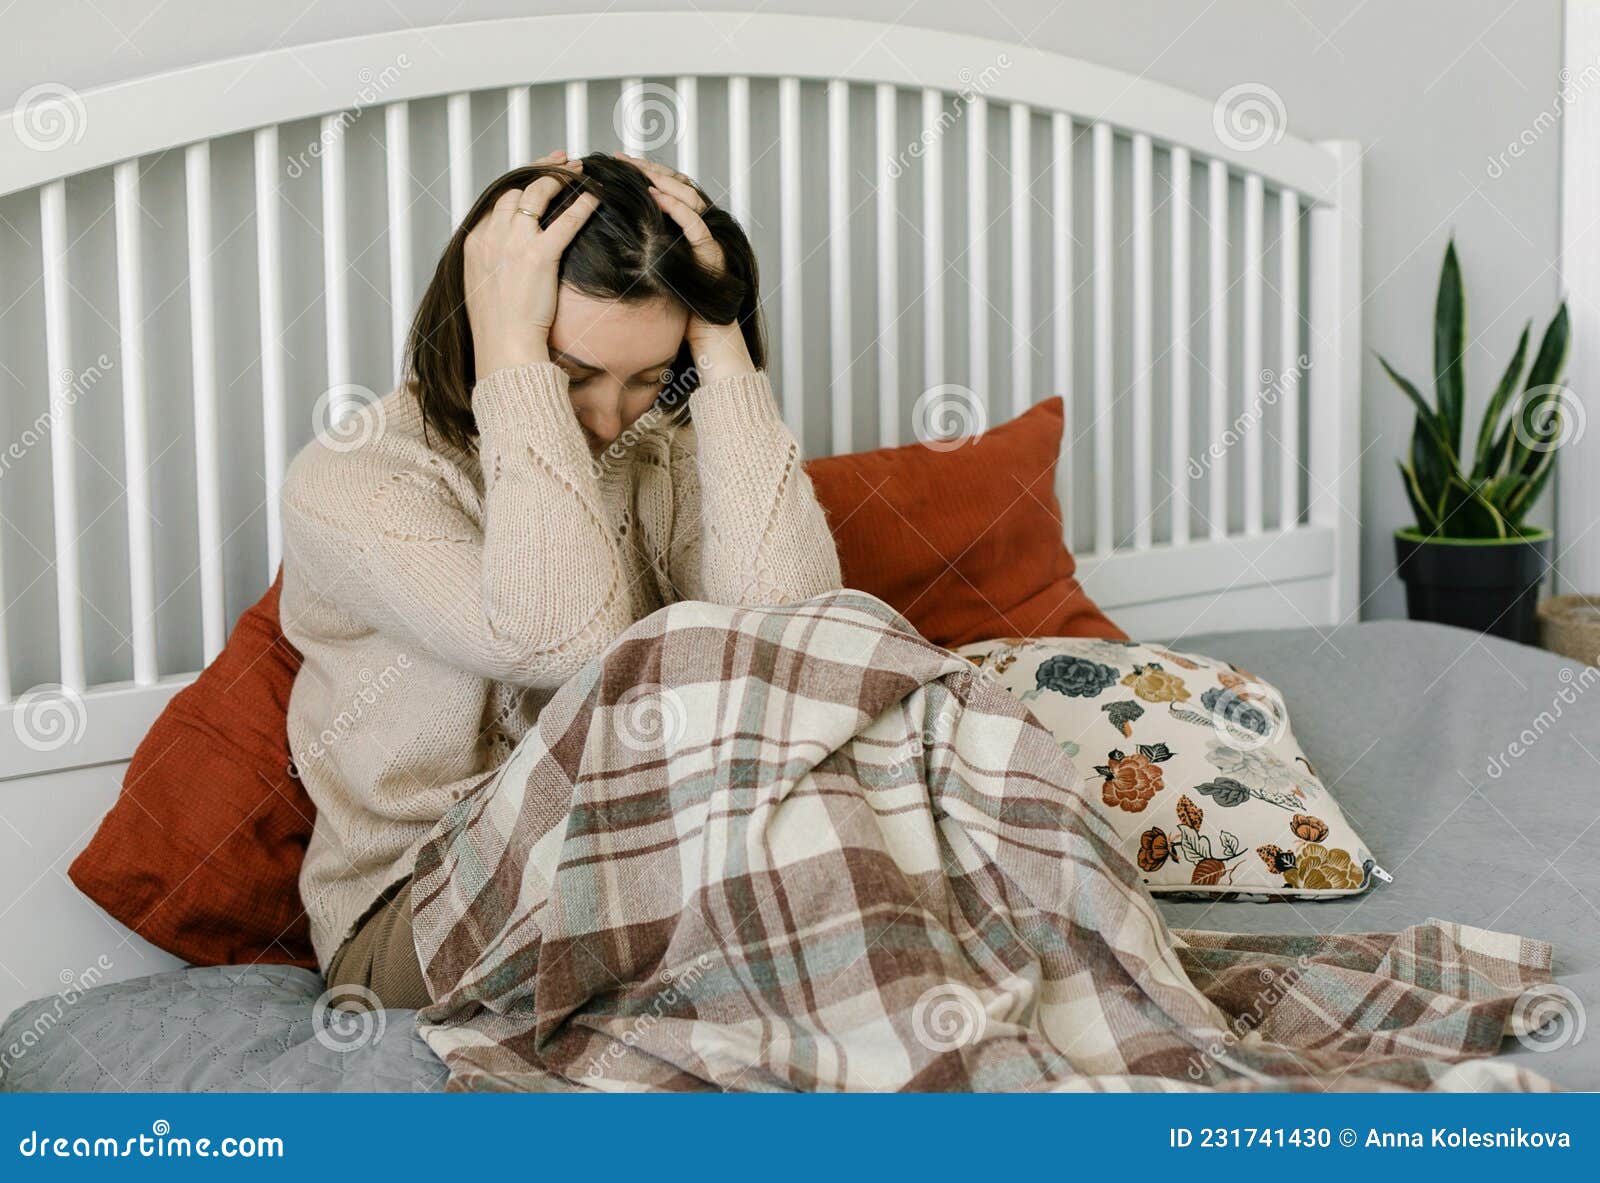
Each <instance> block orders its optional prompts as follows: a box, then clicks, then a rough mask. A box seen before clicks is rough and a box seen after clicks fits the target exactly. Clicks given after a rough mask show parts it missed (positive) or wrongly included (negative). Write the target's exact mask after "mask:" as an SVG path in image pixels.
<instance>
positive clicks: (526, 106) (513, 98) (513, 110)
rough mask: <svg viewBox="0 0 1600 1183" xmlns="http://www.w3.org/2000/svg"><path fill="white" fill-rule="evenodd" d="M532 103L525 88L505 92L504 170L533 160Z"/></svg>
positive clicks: (517, 87) (508, 89) (510, 88)
mask: <svg viewBox="0 0 1600 1183" xmlns="http://www.w3.org/2000/svg"><path fill="white" fill-rule="evenodd" d="M391 109H392V108H391ZM532 124H533V102H532V99H531V97H530V96H529V93H528V88H527V87H526V86H512V87H508V88H507V90H506V168H508V169H512V168H517V167H519V166H521V165H524V164H527V163H528V162H529V161H530V160H532V159H533V125H532Z"/></svg>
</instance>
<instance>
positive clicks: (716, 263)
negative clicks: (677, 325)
mask: <svg viewBox="0 0 1600 1183" xmlns="http://www.w3.org/2000/svg"><path fill="white" fill-rule="evenodd" d="M617 155H619V156H621V157H622V158H623V159H624V160H628V161H631V162H632V163H633V164H635V165H636V166H638V168H639V169H640V170H641V171H642V172H643V173H644V174H645V175H646V176H648V177H649V178H650V180H651V181H652V182H653V183H652V185H651V187H650V193H651V196H653V197H654V198H655V199H656V204H657V205H659V206H660V207H661V208H662V209H663V210H665V211H666V212H667V215H668V216H669V217H671V218H672V220H673V221H675V222H676V223H678V225H679V226H681V227H682V228H683V236H684V237H685V238H687V239H688V240H689V245H690V246H691V247H693V248H694V253H695V257H696V258H698V259H699V260H700V261H701V262H702V263H704V264H705V265H706V266H707V267H709V268H710V269H712V270H713V271H717V272H720V271H722V269H723V267H724V266H725V264H726V260H725V259H724V258H723V254H722V247H721V246H720V245H719V244H718V243H717V240H716V239H715V238H713V237H712V235H711V231H710V230H708V229H707V228H706V224H705V222H704V220H703V219H702V218H701V217H700V215H701V214H702V213H703V212H705V208H706V204H705V199H704V198H703V197H701V196H700V194H699V193H698V192H697V191H696V190H695V187H694V185H693V184H691V183H690V181H689V178H688V177H686V176H684V175H683V174H682V173H680V172H676V171H674V170H673V169H670V168H668V167H667V166H666V165H664V164H658V163H656V162H655V161H653V160H646V159H644V158H643V157H642V156H633V155H631V154H629V153H627V152H619V153H618V154H617ZM685 336H686V337H687V339H688V342H689V352H690V353H691V354H692V355H693V356H694V363H695V366H696V368H698V369H699V371H700V385H702V386H706V385H709V384H711V383H712V382H715V381H717V380H718V379H719V378H731V377H734V376H736V375H739V374H751V373H754V372H755V368H756V367H755V364H754V363H753V362H752V361H751V360H750V350H749V347H748V346H746V345H745V341H744V333H743V332H741V331H740V329H739V322H738V321H736V320H733V321H729V322H728V323H727V324H720V325H716V324H709V323H707V322H706V321H705V320H703V319H702V318H700V317H699V316H696V315H695V314H694V313H692V312H691V313H690V314H689V328H688V331H687V332H686V333H685Z"/></svg>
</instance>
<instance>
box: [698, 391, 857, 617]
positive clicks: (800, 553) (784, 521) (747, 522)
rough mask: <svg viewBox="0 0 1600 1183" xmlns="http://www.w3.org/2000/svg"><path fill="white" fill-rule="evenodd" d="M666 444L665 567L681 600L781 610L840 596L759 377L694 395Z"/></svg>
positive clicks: (816, 509) (824, 529)
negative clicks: (687, 418) (668, 518)
mask: <svg viewBox="0 0 1600 1183" xmlns="http://www.w3.org/2000/svg"><path fill="white" fill-rule="evenodd" d="M691 406H692V408H693V413H694V421H693V423H692V424H691V425H690V426H688V427H686V428H684V429H683V430H680V431H679V432H678V433H677V434H676V435H675V437H674V439H673V451H672V484H673V501H674V505H673V515H672V543H671V551H670V564H671V574H672V582H673V584H674V586H675V587H676V588H677V591H678V594H679V596H680V598H682V599H694V600H710V601H712V602H714V603H719V604H784V603H791V602H793V601H795V600H804V599H807V598H808V597H810V596H814V595H819V594H821V593H822V592H825V591H834V590H837V589H838V588H839V587H840V586H841V579H840V575H839V556H838V552H837V551H836V550H835V549H834V544H833V536H832V535H831V534H830V533H829V531H828V522H827V519H826V518H825V517H824V516H823V513H822V507H821V506H820V505H819V504H817V498H816V494H815V493H814V492H813V491H812V488H811V479H810V478H809V477H808V476H807V475H806V473H805V469H804V468H802V467H801V464H800V459H801V457H800V445H799V444H798V443H797V442H796V441H795V438H794V436H793V435H792V434H790V432H789V429H788V427H787V426H785V424H784V422H783V419H782V418H781V417H780V416H779V414H778V408H777V404H776V402H775V400H774V399H773V396H772V386H771V384H770V382H769V381H768V379H767V375H766V374H765V373H763V372H760V371H758V372H756V373H752V374H743V375H739V376H737V377H733V378H725V379H723V380H721V381H718V382H713V383H711V384H709V385H707V386H704V387H702V388H701V389H699V390H697V391H695V393H694V395H693V398H692V402H691Z"/></svg>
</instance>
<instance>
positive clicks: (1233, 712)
mask: <svg viewBox="0 0 1600 1183" xmlns="http://www.w3.org/2000/svg"><path fill="white" fill-rule="evenodd" d="M956 652H957V653H959V654H960V655H961V656H963V657H965V658H967V659H968V660H969V661H972V662H973V663H974V664H976V665H977V666H978V667H979V668H980V669H981V670H983V671H984V673H985V675H986V676H988V677H992V678H994V679H996V680H997V681H998V682H999V683H1000V684H1001V685H1003V686H1004V687H1005V688H1006V689H1008V690H1010V691H1011V692H1012V693H1014V694H1015V695H1017V697H1019V698H1021V699H1022V700H1023V702H1025V703H1026V704H1027V705H1028V708H1029V710H1031V711H1032V712H1033V714H1034V716H1035V717H1036V718H1037V719H1038V720H1039V722H1041V723H1043V724H1044V726H1045V727H1047V728H1048V729H1049V730H1050V732H1051V733H1052V734H1053V735H1054V736H1055V737H1056V739H1057V740H1058V741H1060V744H1061V746H1062V748H1063V749H1065V750H1066V752H1067V754H1068V755H1070V756H1072V757H1074V759H1075V760H1076V762H1077V764H1078V767H1079V769H1080V770H1082V771H1083V772H1084V773H1085V774H1086V775H1085V776H1084V780H1083V792H1084V794H1085V795H1086V796H1087V797H1089V798H1090V799H1091V800H1094V801H1096V802H1098V803H1099V804H1100V806H1101V807H1102V809H1103V811H1104V813H1105V815H1106V817H1107V818H1108V819H1109V820H1110V822H1111V824H1112V826H1113V827H1115V829H1116V831H1117V833H1118V834H1120V835H1121V837H1122V841H1123V844H1124V849H1125V850H1126V851H1127V854H1128V856H1129V857H1130V858H1132V859H1133V860H1134V861H1135V862H1137V863H1138V865H1139V867H1140V869H1141V870H1143V871H1144V873H1145V882H1146V883H1147V884H1148V885H1149V887H1150V890H1151V891H1152V892H1156V893H1166V894H1203V895H1207V896H1212V897H1215V896H1217V895H1231V896H1261V897H1266V898H1303V897H1308V896H1324V895H1348V894H1354V893H1357V892H1361V891H1365V890H1366V889H1367V888H1368V887H1369V886H1370V885H1371V882H1372V879H1373V877H1374V875H1376V876H1377V877H1379V878H1386V877H1387V876H1385V874H1384V872H1383V870H1382V869H1381V868H1379V867H1377V865H1376V863H1375V861H1374V860H1373V857H1372V855H1371V854H1370V853H1369V852H1368V850H1367V846H1366V843H1365V842H1363V841H1362V840H1361V837H1360V835H1358V834H1357V833H1356V832H1355V830H1353V829H1352V828H1351V826H1350V824H1349V823H1348V822H1347V821H1346V820H1345V818H1344V814H1343V813H1341V812H1340V810H1339V806H1338V804H1337V803H1336V802H1335V801H1334V799H1333V797H1332V796H1331V795H1330V794H1329V793H1328V790H1327V789H1326V788H1325V787H1324V786H1323V783H1322V781H1321V779H1320V778H1319V777H1318V776H1317V771H1316V769H1315V768H1313V767H1312V766H1311V762H1310V761H1309V760H1307V759H1306V756H1305V753H1304V752H1302V751H1301V750H1300V745H1299V744H1297V743H1296V742H1295V739H1294V734H1293V732H1291V731H1290V729H1289V712H1288V709H1287V708H1286V707H1285V705H1284V702H1283V696H1282V695H1281V694H1279V693H1278V691H1277V690H1275V689H1274V688H1273V687H1272V686H1270V685H1268V684H1267V683H1265V682H1263V681H1261V680H1260V679H1259V678H1257V677H1255V675H1253V674H1251V673H1250V672H1249V671H1248V670H1242V669H1239V668H1238V667H1237V666H1233V665H1230V664H1229V663H1227V662H1224V661H1217V660H1215V659H1213V658H1210V657H1200V656H1197V655H1194V654H1186V653H1175V652H1172V651H1170V650H1167V649H1162V648H1159V647H1157V646H1154V645H1145V644H1140V643H1138V642H1134V641H1103V640H1097V639H1094V638H1088V637H1045V638H1036V639H1031V640H1019V639H1016V638H1006V639H1001V640H994V641H979V642H975V643H974V644H971V645H965V646H963V647H961V648H960V649H957V650H956Z"/></svg>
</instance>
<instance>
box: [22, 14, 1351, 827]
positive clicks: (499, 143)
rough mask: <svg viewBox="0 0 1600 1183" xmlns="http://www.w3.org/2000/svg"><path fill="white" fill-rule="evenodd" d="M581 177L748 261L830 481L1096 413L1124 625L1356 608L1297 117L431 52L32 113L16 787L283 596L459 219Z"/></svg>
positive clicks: (802, 49)
mask: <svg viewBox="0 0 1600 1183" xmlns="http://www.w3.org/2000/svg"><path fill="white" fill-rule="evenodd" d="M730 67H737V68H738V69H739V70H740V71H742V73H740V74H738V75H736V76H731V77H730V76H728V75H727V73H726V71H727V70H728V69H729V68H730ZM1275 108H1276V109H1275ZM561 145H564V146H566V147H567V148H568V149H569V150H570V151H571V152H573V153H574V154H578V153H580V152H583V151H585V150H589V149H607V148H616V147H629V148H632V149H634V150H640V149H642V150H644V151H646V152H648V153H650V154H652V155H654V156H656V157H657V158H660V159H664V160H666V161H668V162H671V163H675V164H676V165H677V166H678V167H680V168H682V169H684V170H685V171H687V172H689V173H691V174H693V175H695V176H697V177H698V178H700V179H701V180H702V182H703V183H704V185H705V186H706V188H707V189H708V190H709V191H710V192H711V193H712V194H713V195H714V196H716V197H718V199H719V200H722V201H724V202H725V203H726V204H727V205H728V207H729V208H731V209H732V210H733V211H734V213H735V214H736V215H737V216H738V217H739V218H740V219H741V220H742V221H743V222H744V224H745V225H746V226H747V227H748V228H749V229H750V232H751V235H752V238H753V239H754V241H755V242H756V244H757V248H758V251H759V253H760V257H761V262H762V265H763V270H764V278H765V280H766V282H765V284H764V293H763V294H764V299H765V301H766V306H767V317H768V324H769V326H770V328H771V329H772V338H773V347H774V348H773V363H772V366H773V371H774V376H775V385H776V387H777V389H778V391H779V393H780V397H781V398H782V400H783V408H784V413H785V415H786V416H787V418H788V419H789V421H790V423H791V424H792V425H793V426H794V427H795V428H796V430H797V431H798V432H799V434H800V435H801V438H802V440H803V442H804V443H805V445H806V447H807V450H808V451H809V452H811V453H812V454H819V453H824V452H841V451H849V450H854V449H859V448H863V447H872V446H877V445H879V444H883V443H892V442H903V441H904V440H906V439H909V438H911V436H912V434H913V433H914V432H915V431H916V430H917V429H918V425H919V423H920V422H921V419H922V418H923V417H926V416H927V415H928V414H929V413H930V399H932V400H933V402H934V404H935V405H934V406H933V414H934V415H935V416H936V417H939V418H945V419H948V417H949V415H950V414H951V413H952V412H953V413H955V414H957V415H964V416H966V420H967V422H969V423H970V424H971V425H972V426H974V427H979V426H982V425H984V424H985V423H995V422H999V421H1000V420H1002V419H1005V418H1008V417H1010V416H1011V415H1012V414H1014V413H1016V412H1018V411H1020V410H1022V409H1024V408H1026V407H1027V406H1028V405H1029V404H1030V403H1032V402H1034V401H1036V400H1038V399H1040V398H1044V397H1047V396H1049V395H1052V394H1062V395H1064V396H1065V397H1066V399H1067V401H1068V404H1069V431H1068V439H1067V441H1066V444H1065V448H1064V465H1063V477H1062V485H1061V489H1060V492H1061V494H1062V497H1063V500H1064V503H1065V504H1066V505H1067V508H1068V516H1069V519H1070V522H1069V530H1068V537H1069V541H1070V542H1071V543H1072V545H1073V548H1074V551H1075V553H1077V554H1078V555H1079V556H1080V558H1081V559H1082V560H1083V563H1082V565H1083V571H1084V576H1085V580H1086V583H1087V585H1088V587H1089V589H1090V591H1091V592H1092V593H1093V594H1094V595H1095V596H1096V598H1097V599H1098V600H1099V601H1100V602H1101V603H1102V604H1103V605H1105V606H1106V607H1107V608H1108V609H1109V610H1110V611H1111V612H1112V613H1113V614H1114V615H1115V616H1116V617H1117V619H1118V620H1119V621H1120V622H1122V623H1123V624H1124V625H1125V626H1126V627H1127V628H1129V629H1130V631H1132V632H1134V633H1136V634H1143V635H1148V636H1163V637H1171V636H1174V635H1180V634H1182V633H1184V632H1186V631H1192V630H1194V629H1198V628H1218V627H1250V626H1261V627H1271V626H1286V625H1301V624H1305V623H1311V624H1316V625H1319V626H1321V625H1329V624H1332V623H1334V622H1336V621H1338V620H1340V619H1342V618H1344V617H1347V616H1349V615H1353V613H1354V611H1355V607H1356V561H1357V560H1356V511H1357V505H1356V496H1357V494H1356V490H1357V482H1356V477H1357V447H1358V446H1357V443H1356V436H1357V405H1358V403H1357V389H1356V382H1357V373H1358V367H1357V355H1358V352H1359V343H1360V342H1359V317H1358V315H1357V306H1358V299H1359V297H1358V261H1359V258H1360V240H1359V233H1360V232H1359V220H1358V217H1359V208H1358V207H1359V193H1360V171H1359V168H1360V166H1359V158H1358V155H1357V153H1356V151H1355V150H1354V147H1353V146H1352V145H1349V144H1345V143H1326V144H1312V143H1306V142H1303V141H1300V140H1297V139H1295V138H1294V137H1293V136H1291V135H1288V134H1286V131H1285V126H1284V116H1283V112H1282V110H1281V106H1278V105H1277V96H1276V95H1274V94H1272V92H1271V91H1270V90H1267V89H1266V88H1264V87H1260V86H1255V85H1254V84H1246V85H1244V86H1242V87H1237V88H1234V90H1233V91H1230V92H1229V93H1227V94H1224V95H1223V96H1220V97H1216V96H1206V97H1196V96H1191V95H1186V94H1181V93H1178V92H1176V91H1173V90H1171V89H1168V88H1166V87H1163V86H1160V85H1157V84H1155V83H1152V82H1149V81H1147V80H1145V79H1142V78H1137V77H1133V76H1131V75H1125V74H1122V73H1119V72H1116V71H1113V70H1108V69H1105V68H1102V67H1099V66H1095V65H1091V64H1088V63H1085V62H1080V61H1075V60H1072V59H1069V58H1064V57H1059V56H1055V55H1051V54H1047V53H1042V52H1039V51H1036V50H1032V49H1027V48H1022V47H1019V46H1015V45H1008V44H1005V43H1002V42H999V41H990V40H985V39H980V38H975V37H966V36H956V35H951V34H946V33H938V32H931V31H927V30H922V29H916V28H906V27H899V26H890V25H883V24H876V23H869V22H861V21H851V20H841V19H820V18H812V17H801V16H784V15H771V14H760V15H744V14H733V13H702V12H689V11H685V12H650V13H607V14H603V15H599V16H590V15H584V16H540V17H528V18H520V19H509V20H496V21H486V22H482V23H472V24H460V25H453V26H448V27H441V28H432V29H419V30H408V31H405V32H399V33H387V34H382V35H377V36H369V37H359V38H354V39H350V40H344V41H335V42H328V43H324V44H319V45H313V46H309V47H301V48H294V49H284V50H276V51H273V52H270V53H265V54H260V55H256V56H252V57H247V58H238V59H233V60H229V61H221V62H214V63H209V64H206V65H201V66H196V67H192V68H188V69H183V70H179V71H175V72H173V73H169V74H164V75H160V76H156V77H151V78H144V79H140V80H137V81H134V82H128V83H124V84H119V85H116V86H112V87H107V88H105V89H102V90H97V91H93V92H90V93H85V94H81V95H78V94H73V93H72V92H70V91H67V90H65V89H64V88H61V87H55V86H52V85H50V84H48V83H46V84H42V85H40V86H37V87H34V88H32V89H31V90H30V91H29V92H28V93H27V94H26V95H25V97H24V100H23V102H22V104H21V105H19V107H18V108H17V110H16V111H14V112H13V113H12V115H11V116H10V117H6V118H0V239H3V242H0V310H3V313H0V356H4V357H6V358H7V359H8V362H7V365H6V366H5V367H0V388H3V389H4V390H5V397H4V399H3V400H0V402H3V415H4V418H3V420H0V424H3V435H0V446H4V447H5V448H6V451H5V452H4V463H3V465H0V513H3V514H4V515H5V525H4V532H3V533H0V565H3V579H0V587H3V589H4V602H5V613H4V617H3V620H0V652H3V654H4V660H0V704H4V705H0V778H9V777H18V776H30V775H38V774H44V773H48V772H51V771H52V770H60V769H67V768H83V767H86V766H91V765H98V764H106V763H110V762H116V761H121V760H124V759H126V758H127V756H128V755H129V754H130V752H131V751H132V749H133V747H134V745H135V744H136V743H137V741H138V740H139V738H140V737H141V735H142V734H143V732H144V730H145V729H146V727H147V726H148V724H149V722H150V721H151V719H152V718H153V717H154V716H155V714H156V713H157V712H158V711H159V709H160V708H161V706H162V705H163V704H164V703H165V702H166V700H167V699H168V698H169V697H170V695H171V694H172V693H173V692H174V691H175V690H176V689H177V688H178V687H180V686H182V685H184V684H185V683H186V682H187V681H188V680H189V679H190V678H192V677H193V673H194V671H195V670H196V669H197V668H199V667H200V665H202V664H203V663H204V662H205V661H207V660H209V659H210V658H211V657H212V656H213V655H214V654H215V653H216V652H217V650H218V649H219V648H220V646H221V645H222V643H223V640H224V638H225V636H226V630H227V628H228V626H229V624H230V622H231V620H232V618H233V617H234V616H236V615H237V614H238V613H239V612H240V611H242V610H243V608H245V607H246V606H247V605H248V604H249V603H250V602H251V601H253V600H254V599H255V598H256V596H258V595H259V594H260V592H261V591H262V589H263V588H264V587H265V586H266V584H267V583H268V582H269V580H270V578H271V575H272V572H273V570H274V569H275V567H276V565H277V563H278V557H279V521H278V510H277V498H276V493H277V489H278V482H279V479H280V476H281V474H282V472H283V471H284V468H285V465H286V462H287V459H288V458H289V457H290V456H291V455H292V454H293V452H294V450H295V449H297V448H298V447H299V446H300V445H301V444H302V443H304V442H305V441H306V440H307V439H309V438H310V436H311V434H312V433H313V431H315V430H317V429H318V428H319V426H321V425H323V424H324V423H325V420H326V417H327V416H328V414H329V413H330V412H329V409H328V408H329V406H330V405H336V404H339V403H340V402H341V401H343V402H348V401H349V400H350V399H351V398H355V399H358V400H359V399H361V398H364V397H369V396H370V394H369V392H382V391H385V390H387V389H389V388H390V386H391V384H392V382H393V379H394V371H395V359H396V356H397V351H398V346H399V343H400V340H401V338H402V336H403V333H404V330H405V328H406V325H407V323H408V320H409V318H410V315H411V312H412V309H413V304H414V297H415V295H416V293H417V292H418V291H419V290H420V285H421V283H422V282H423V280H424V278H425V276H426V275H427V273H428V271H429V269H431V266H432V263H433V260H434V258H435V257H436V255H437V252H438V249H439V248H440V246H441V245H442V243H443V241H444V238H445V236H446V234H447V233H448V230H449V228H450V227H451V225H452V224H453V223H454V221H455V220H457V219H459V217H460V216H461V215H462V213H463V212H464V211H465V209H466V208H467V206H468V204H469V202H470V200H471V199H472V197H473V196H474V195H475V194H476V193H477V192H478V190H479V188H480V187H481V186H482V185H483V184H484V183H486V182H487V181H488V180H489V179H491V178H492V177H493V176H494V175H496V174H497V173H498V172H500V171H501V170H503V169H504V168H505V167H506V166H507V164H508V162H521V161H525V160H527V159H529V158H531V156H533V155H537V154H538V153H540V152H543V151H545V150H547V149H549V148H551V147H556V146H561ZM973 161H977V162H979V163H980V167H972V165H971V163H970V162H973ZM7 230H9V233H6V231H7ZM930 392H931V393H930ZM51 853H52V857H54V856H55V852H51Z"/></svg>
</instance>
